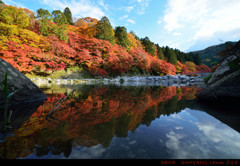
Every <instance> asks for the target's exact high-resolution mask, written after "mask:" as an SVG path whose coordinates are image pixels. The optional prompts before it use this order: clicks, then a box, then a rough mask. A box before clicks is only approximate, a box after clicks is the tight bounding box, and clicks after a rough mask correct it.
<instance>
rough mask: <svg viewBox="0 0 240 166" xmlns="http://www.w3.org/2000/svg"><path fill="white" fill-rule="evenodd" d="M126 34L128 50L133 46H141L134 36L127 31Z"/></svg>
mask: <svg viewBox="0 0 240 166" xmlns="http://www.w3.org/2000/svg"><path fill="white" fill-rule="evenodd" d="M127 36H128V40H129V42H130V45H131V47H130V49H129V50H132V49H133V48H142V44H141V42H140V41H139V40H137V39H135V37H134V36H133V35H132V34H131V33H128V34H127Z"/></svg>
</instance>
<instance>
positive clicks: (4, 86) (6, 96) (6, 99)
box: [0, 73, 20, 131]
mask: <svg viewBox="0 0 240 166" xmlns="http://www.w3.org/2000/svg"><path fill="white" fill-rule="evenodd" d="M0 88H1V89H2V90H3V94H4V111H3V112H4V115H3V117H4V119H3V131H6V130H7V113H8V103H9V101H10V100H11V97H12V96H13V95H14V94H15V93H17V92H18V91H20V90H17V91H15V92H12V93H10V94H9V91H8V83H7V73H5V75H4V80H3V84H1V83H0Z"/></svg>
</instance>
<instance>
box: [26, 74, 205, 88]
mask: <svg viewBox="0 0 240 166" xmlns="http://www.w3.org/2000/svg"><path fill="white" fill-rule="evenodd" d="M207 75H208V73H204V74H202V75H201V76H194V77H190V76H187V75H176V76H173V75H166V76H118V77H116V78H111V79H109V78H103V79H96V78H91V79H51V78H45V79H42V78H31V79H30V80H31V81H32V82H34V83H35V84H36V85H38V86H41V85H51V84H57V85H76V84H84V85H94V84H104V85H121V86H141V85H150V86H188V85H196V84H197V85H200V86H205V83H204V78H205V77H206V76H207Z"/></svg>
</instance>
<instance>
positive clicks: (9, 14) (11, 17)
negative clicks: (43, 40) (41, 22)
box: [0, 6, 30, 28]
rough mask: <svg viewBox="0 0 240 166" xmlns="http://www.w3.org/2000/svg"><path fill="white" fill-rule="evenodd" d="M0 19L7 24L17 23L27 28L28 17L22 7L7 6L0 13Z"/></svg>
mask: <svg viewBox="0 0 240 166" xmlns="http://www.w3.org/2000/svg"><path fill="white" fill-rule="evenodd" d="M0 21H1V22H4V23H6V24H9V25H17V26H18V27H20V28H27V27H29V24H30V18H29V16H28V15H27V14H25V13H24V11H23V10H22V9H18V8H17V7H15V6H7V7H5V8H3V9H2V11H1V13H0Z"/></svg>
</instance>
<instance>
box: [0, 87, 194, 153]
mask: <svg viewBox="0 0 240 166" xmlns="http://www.w3.org/2000/svg"><path fill="white" fill-rule="evenodd" d="M195 93H196V89H194V88H177V87H167V88H163V87H136V88H134V87H131V88H127V87H125V88H122V87H114V86H112V87H111V86H110V87H94V86H84V87H82V88H81V89H79V90H76V91H75V92H74V93H73V94H71V95H70V97H69V99H68V100H67V101H66V105H63V106H62V107H63V109H60V110H57V111H56V112H55V113H54V114H53V119H50V121H46V120H45V117H46V115H47V113H48V112H49V111H50V110H51V109H52V107H53V105H54V104H55V102H56V101H57V100H58V99H59V98H61V97H65V96H66V95H67V93H66V91H65V92H63V93H62V94H49V95H48V96H49V98H48V99H47V101H46V103H45V104H44V105H43V106H40V107H39V109H38V110H37V111H36V112H35V113H34V114H33V115H32V116H31V118H30V119H29V121H27V122H25V123H24V124H23V125H22V127H21V128H19V129H18V130H17V131H16V135H15V136H12V137H9V139H8V140H7V141H8V143H9V148H10V147H11V148H13V149H14V148H16V147H15V146H14V145H18V144H21V146H23V147H22V149H30V151H28V153H25V152H23V151H24V150H22V152H21V153H19V154H18V155H16V156H18V157H24V156H27V155H28V154H29V153H32V152H31V151H32V150H33V149H34V148H35V149H36V152H37V155H38V156H43V155H47V154H48V153H49V152H51V153H52V154H56V155H59V154H61V153H63V154H64V155H65V156H66V157H68V156H69V155H70V153H71V148H72V146H73V142H74V145H75V144H77V145H80V146H86V147H91V146H94V145H98V144H102V145H103V147H108V146H109V145H110V143H111V140H112V138H113V136H114V135H115V136H117V137H126V136H127V135H128V131H132V132H133V131H134V130H135V129H136V128H137V127H138V126H140V125H141V124H142V125H146V126H149V125H150V124H151V122H152V121H153V120H154V119H156V118H159V117H160V116H161V115H170V114H173V113H176V112H180V111H181V110H182V109H184V108H185V107H186V106H187V104H188V103H189V102H191V101H187V100H186V99H194V97H193V96H194V94H195ZM186 102H188V103H186ZM65 106H66V107H65ZM23 139H24V140H26V141H27V142H28V143H24V145H22V143H21V142H20V141H19V140H23ZM35 145H38V146H36V147H35ZM11 148H10V149H11ZM2 150H3V149H2V145H1V144H0V154H2V153H1V152H2ZM11 153H14V150H12V152H11Z"/></svg>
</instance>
